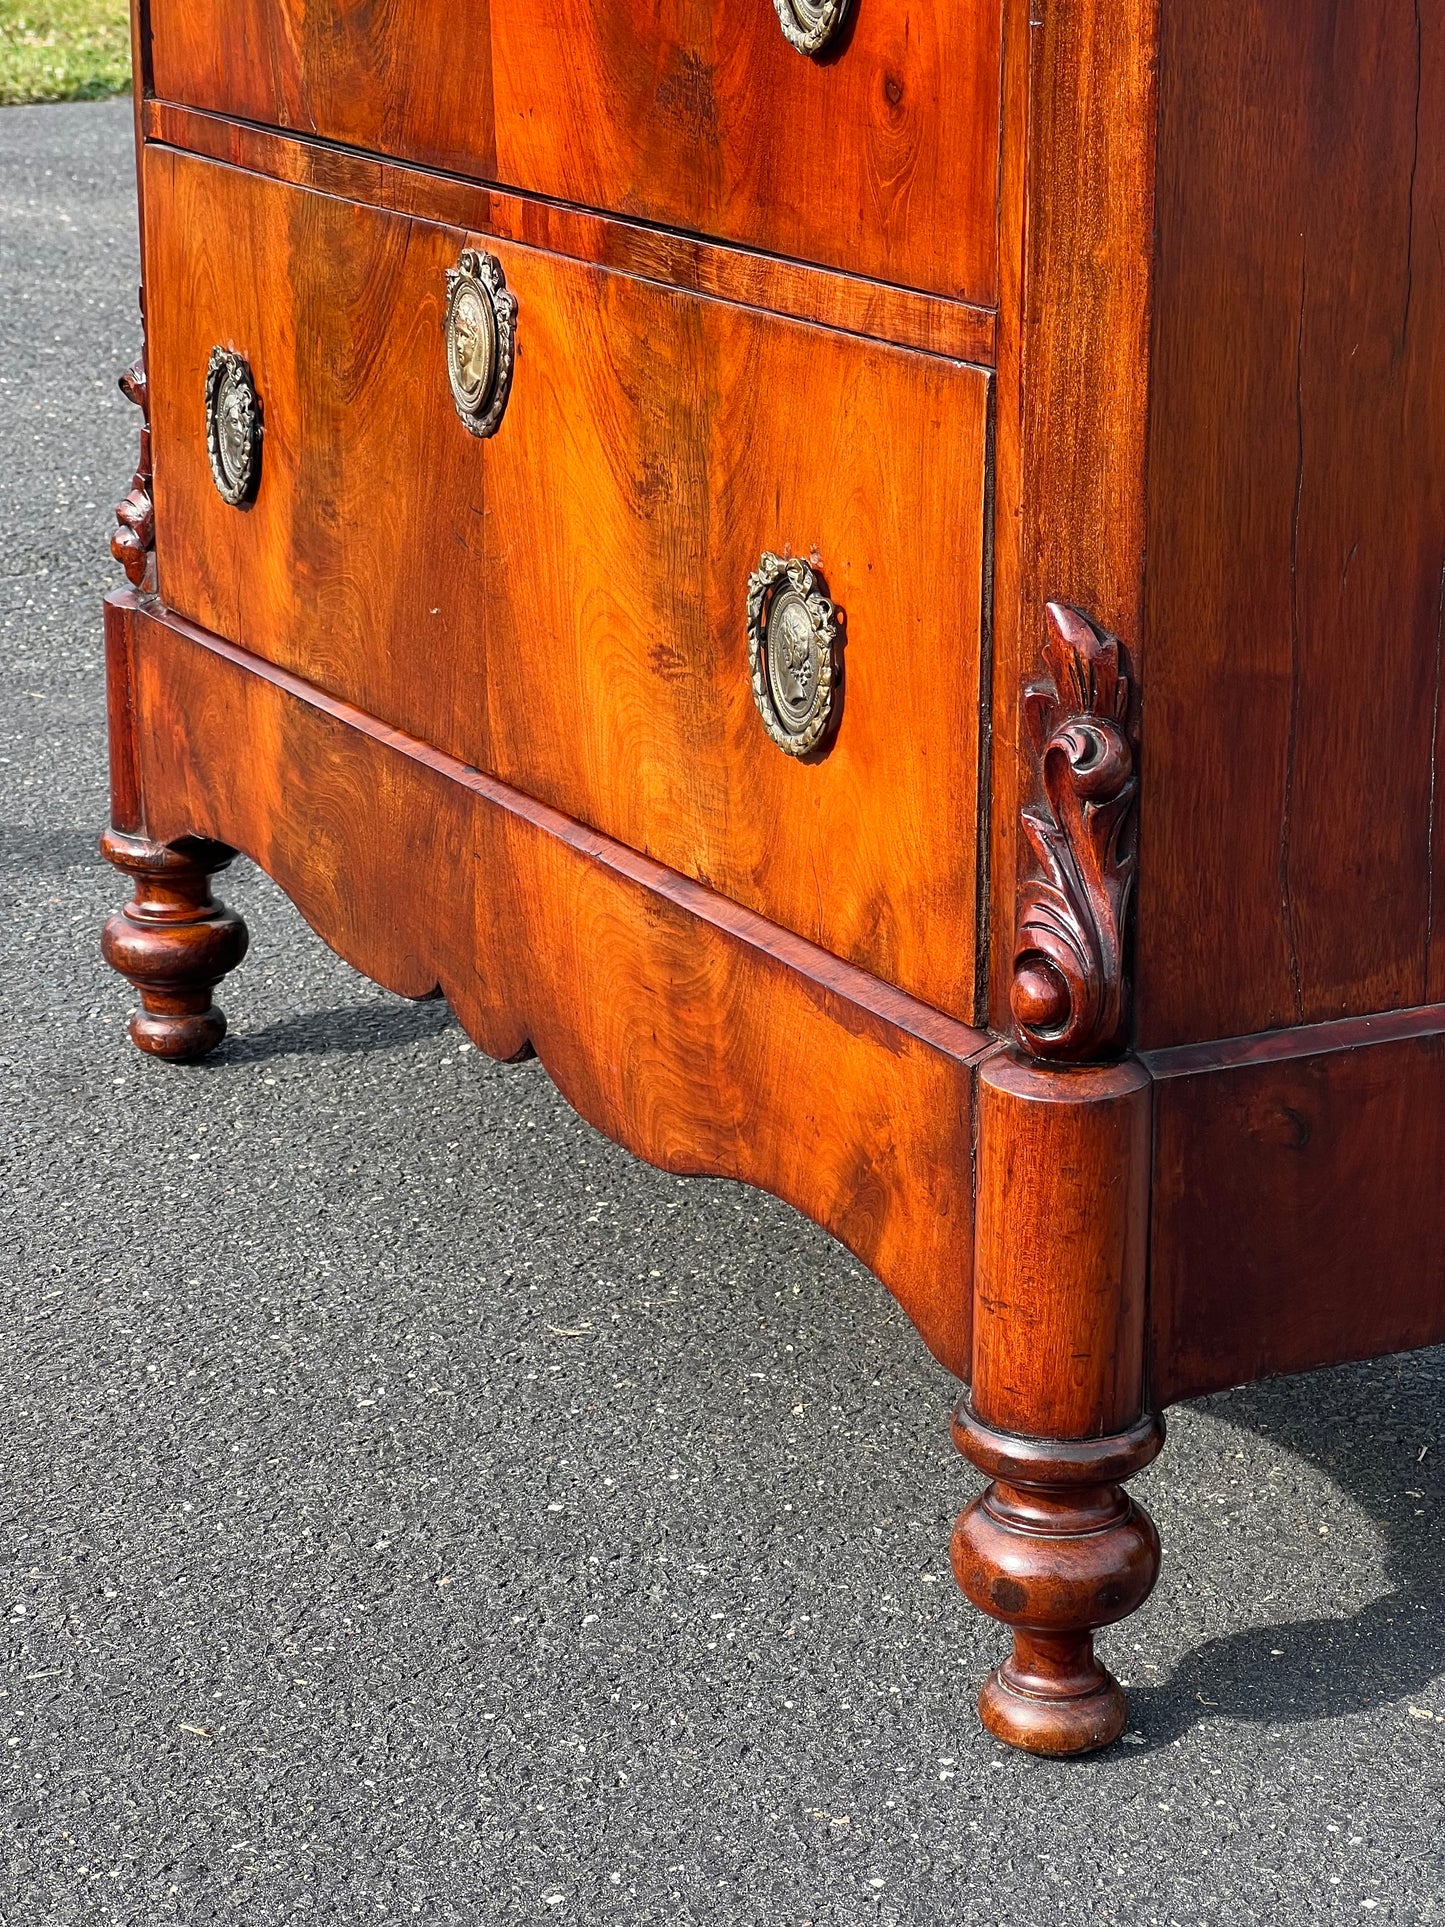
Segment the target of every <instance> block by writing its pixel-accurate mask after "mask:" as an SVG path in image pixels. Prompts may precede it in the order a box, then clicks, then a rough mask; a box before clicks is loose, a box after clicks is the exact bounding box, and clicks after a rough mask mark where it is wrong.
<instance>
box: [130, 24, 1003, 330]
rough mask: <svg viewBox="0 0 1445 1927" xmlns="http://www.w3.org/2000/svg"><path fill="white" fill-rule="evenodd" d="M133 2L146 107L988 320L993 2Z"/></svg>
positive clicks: (995, 70) (992, 257)
mask: <svg viewBox="0 0 1445 1927" xmlns="http://www.w3.org/2000/svg"><path fill="white" fill-rule="evenodd" d="M385 12H386V15H387V17H386V19H385V20H384V21H383V22H378V19H377V10H376V9H375V8H372V7H358V6H356V5H355V4H354V0H151V5H150V25H151V44H152V73H153V84H154V87H155V90H156V92H157V93H158V94H159V95H160V96H161V97H162V98H164V99H169V100H176V101H182V102H186V103H188V104H190V105H192V106H197V107H204V108H208V109H211V110H214V111H216V112H218V113H228V114H233V115H236V116H239V117H241V118H244V119H247V120H253V121H260V122H264V123H266V124H269V125H276V126H280V127H287V128H294V129H297V130H300V131H304V132H307V133H314V134H319V135H322V136H324V137H326V138H328V139H331V140H337V141H344V142H348V143H350V144H353V145H355V146H359V147H363V148H368V149H371V150H374V151H376V152H379V153H383V154H389V155H393V156H396V157H398V158H400V159H403V160H414V161H417V162H420V163H421V164H423V165H425V166H428V167H437V168H446V169H449V170H451V171H453V172H456V173H460V174H466V175H471V176H475V177H477V178H479V179H483V180H488V181H496V182H499V183H502V184H505V185H508V186H513V187H519V188H522V189H526V190H530V191H531V192H534V193H537V194H544V195H549V196H554V197H556V198H558V199H560V200H565V201H573V202H578V203H581V204H582V205H584V206H588V207H596V208H602V209H608V210H613V211H616V212H620V213H625V214H630V215H633V216H636V217H638V218H640V219H642V220H646V221H654V222H661V223H664V224H666V225H668V226H674V227H681V228H685V229H688V230H691V231H694V232H697V233H702V234H710V235H716V236H720V237H722V238H724V239H727V240H732V241H737V242H739V243H741V244H743V245H745V246H747V247H753V248H760V249H765V250H767V251H768V252H770V253H775V254H782V255H789V256H793V257H796V258H799V259H802V260H808V261H817V262H821V263H824V264H826V265H828V266H832V267H839V268H844V269H847V270H848V271H850V272H853V273H857V274H864V275H869V276H872V277H874V278H876V279H879V280H883V281H891V282H896V283H899V284H901V285H903V286H906V287H917V288H925V289H930V290H933V291H935V292H937V293H940V294H945V295H949V296H954V297H957V298H960V299H963V300H967V301H974V302H980V303H982V304H984V305H991V304H992V302H993V300H994V295H995V287H996V254H997V212H996V197H997V178H998V127H999V91H1000V90H999V45H1000V5H999V0H914V3H913V4H911V5H909V6H906V7H905V6H899V5H896V4H894V3H893V0H853V7H852V18H851V21H850V23H849V25H848V27H847V28H846V29H845V31H844V33H843V34H842V36H841V40H840V46H839V51H838V52H837V53H836V54H833V55H830V56H829V57H827V58H825V59H823V60H820V61H815V60H811V59H809V58H807V57H806V56H805V55H802V54H800V53H798V52H796V51H795V50H794V49H793V48H792V47H791V46H789V45H788V43H787V41H786V40H785V39H784V38H783V34H782V31H781V29H780V28H779V25H778V19H777V16H776V14H775V13H774V10H773V6H772V4H771V0H711V4H709V5H707V6H703V7H698V6H695V5H687V4H683V0H647V3H646V4H643V3H642V0H547V4H545V5H541V6H539V5H536V4H535V3H534V0H491V4H490V7H488V8H482V9H481V10H480V11H479V12H478V13H477V15H476V18H475V19H474V20H473V19H471V18H467V19H466V21H465V25H464V27H463V25H462V19H461V15H460V13H459V10H458V9H457V8H456V6H455V5H453V4H450V0H411V4H409V5H408V6H406V7H403V8H394V9H386V10H385Z"/></svg>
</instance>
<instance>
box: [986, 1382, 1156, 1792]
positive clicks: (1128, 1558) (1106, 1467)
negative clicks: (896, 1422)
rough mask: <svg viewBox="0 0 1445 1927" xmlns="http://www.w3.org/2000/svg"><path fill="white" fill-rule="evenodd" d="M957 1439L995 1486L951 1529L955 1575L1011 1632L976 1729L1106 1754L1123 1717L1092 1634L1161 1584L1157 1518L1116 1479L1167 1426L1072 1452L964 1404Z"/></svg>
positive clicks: (1150, 1450)
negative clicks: (996, 1425)
mask: <svg viewBox="0 0 1445 1927" xmlns="http://www.w3.org/2000/svg"><path fill="white" fill-rule="evenodd" d="M953 1437H954V1443H955V1444H956V1445H957V1446H958V1449H959V1450H960V1451H961V1452H962V1453H963V1454H964V1455H965V1457H966V1458H968V1459H970V1460H971V1461H972V1463H973V1464H974V1465H976V1466H977V1467H978V1469H979V1470H980V1471H981V1472H984V1473H987V1474H988V1476H989V1478H990V1479H991V1480H992V1481H993V1483H992V1484H991V1485H990V1486H989V1487H988V1490H987V1491H986V1492H983V1493H982V1494H980V1496H979V1497H978V1498H977V1499H975V1500H974V1502H973V1504H972V1505H971V1506H970V1507H969V1508H968V1510H967V1511H966V1512H965V1513H964V1515H963V1517H962V1518H961V1519H960V1520H959V1521H958V1524H957V1525H956V1526H955V1527H954V1531H953V1544H952V1547H951V1548H950V1550H951V1553H952V1559H953V1570H954V1575H955V1577H956V1578H957V1580H958V1583H959V1585H960V1587H961V1588H962V1589H963V1592H964V1594H965V1596H966V1597H967V1598H968V1599H970V1600H971V1601H972V1602H973V1604H974V1605H975V1606H978V1607H980V1608H981V1609H982V1611H984V1612H986V1613H990V1614H991V1615H992V1616H993V1617H994V1618H995V1619H1000V1620H1002V1621H1003V1622H1004V1624H1005V1625H1006V1626H1011V1627H1012V1628H1013V1636H1014V1637H1013V1652H1012V1653H1011V1654H1010V1655H1009V1657H1008V1658H1007V1659H1006V1660H1005V1661H1004V1662H1003V1664H1002V1665H1001V1666H999V1667H997V1668H996V1669H995V1671H994V1672H993V1673H991V1674H990V1675H989V1678H988V1681H987V1683H986V1684H985V1686H984V1688H983V1691H982V1693H981V1694H980V1695H979V1702H978V1710H979V1712H980V1714H981V1715H982V1717H983V1723H984V1725H985V1726H986V1727H987V1728H988V1730H989V1732H990V1733H992V1734H993V1735H994V1736H995V1738H997V1739H1000V1740H1005V1741H1007V1743H1008V1744H1009V1745H1010V1746H1018V1747H1022V1748H1023V1749H1024V1750H1025V1751H1026V1752H1029V1753H1053V1754H1067V1753H1091V1752H1093V1751H1094V1750H1095V1748H1097V1747H1101V1746H1108V1745H1109V1743H1110V1741H1111V1740H1116V1739H1118V1737H1119V1735H1120V1734H1121V1733H1122V1732H1123V1730H1124V1725H1125V1722H1126V1720H1127V1719H1128V1716H1129V1708H1128V1704H1127V1702H1126V1700H1125V1698H1124V1691H1123V1688H1122V1687H1121V1686H1120V1685H1119V1682H1118V1681H1117V1680H1116V1679H1115V1678H1114V1677H1113V1675H1112V1674H1111V1673H1110V1672H1109V1671H1108V1670H1107V1669H1106V1668H1105V1667H1104V1666H1103V1665H1101V1664H1100V1662H1099V1660H1098V1658H1097V1657H1096V1656H1095V1653H1094V1631H1095V1629H1096V1628H1097V1627H1099V1626H1108V1625H1112V1624H1113V1622H1114V1621H1115V1620H1117V1619H1123V1618H1125V1617H1126V1616H1127V1615H1128V1614H1129V1613H1131V1612H1133V1611H1134V1609H1135V1607H1136V1606H1142V1605H1143V1603H1144V1601H1145V1600H1146V1599H1147V1598H1148V1597H1149V1594H1150V1592H1151V1591H1152V1590H1153V1586H1154V1581H1155V1579H1156V1578H1157V1577H1158V1574H1159V1535H1158V1533H1157V1532H1156V1531H1155V1530H1154V1522H1153V1520H1152V1519H1151V1518H1150V1517H1149V1515H1148V1513H1147V1512H1145V1510H1144V1509H1143V1507H1142V1506H1140V1505H1138V1504H1136V1503H1135V1502H1134V1501H1133V1500H1132V1499H1131V1498H1130V1497H1129V1495H1128V1493H1127V1492H1125V1491H1124V1489H1123V1486H1122V1484H1121V1481H1122V1480H1124V1479H1127V1478H1128V1477H1130V1475H1131V1474H1132V1473H1135V1472H1138V1471H1140V1470H1142V1468H1143V1467H1144V1466H1146V1465H1147V1464H1148V1463H1149V1461H1150V1460H1151V1459H1153V1458H1154V1457H1155V1456H1156V1455H1157V1453H1158V1451H1159V1448H1160V1447H1161V1446H1162V1445H1163V1443H1164V1427H1163V1425H1162V1424H1161V1422H1160V1421H1159V1420H1158V1419H1157V1418H1149V1419H1145V1420H1142V1421H1141V1422H1140V1423H1139V1424H1138V1425H1136V1426H1135V1427H1133V1429H1132V1430H1131V1431H1129V1432H1126V1433H1122V1434H1120V1435H1118V1436H1116V1437H1114V1438H1108V1439H1091V1440H1089V1441H1088V1442H1087V1443H1083V1444H1077V1445H1073V1446H1068V1445H1063V1444H1053V1443H1049V1442H1045V1441H1042V1440H1031V1439H1018V1438H1011V1437H1009V1436H1008V1435H1007V1434H1006V1433H1002V1432H996V1431H994V1430H993V1429H992V1428H991V1427H990V1426H986V1425H985V1424H983V1422H982V1421H981V1420H980V1419H979V1417H978V1416H977V1414H976V1413H975V1412H973V1411H972V1410H971V1408H970V1407H969V1405H968V1403H967V1401H965V1402H964V1403H963V1404H961V1405H960V1406H959V1408H958V1411H957V1412H956V1413H955V1414H954V1420H953Z"/></svg>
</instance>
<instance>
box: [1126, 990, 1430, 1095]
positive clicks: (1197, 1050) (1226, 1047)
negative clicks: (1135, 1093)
mask: <svg viewBox="0 0 1445 1927" xmlns="http://www.w3.org/2000/svg"><path fill="white" fill-rule="evenodd" d="M1439 1031H1445V1004H1420V1005H1417V1006H1416V1007H1415V1008H1414V1009H1413V1010H1386V1011H1380V1012H1378V1013H1376V1014H1375V1015H1373V1016H1369V1017H1339V1018H1335V1019H1333V1020H1332V1021H1331V1022H1330V1023H1327V1024H1298V1025H1296V1026H1295V1027H1294V1028H1293V1029H1291V1030H1266V1031H1260V1032H1258V1033H1256V1034H1255V1035H1254V1036H1252V1037H1224V1038H1216V1039H1215V1040H1213V1041H1212V1042H1210V1043H1207V1044H1176V1045H1172V1046H1170V1047H1169V1048H1168V1049H1166V1050H1152V1051H1143V1052H1141V1057H1142V1060H1143V1062H1144V1064H1145V1066H1146V1067H1147V1069H1148V1071H1149V1075H1150V1076H1151V1077H1153V1078H1154V1079H1155V1080H1156V1081H1158V1080H1162V1079H1165V1078H1170V1077H1193V1076H1196V1075H1197V1074H1198V1073H1200V1072H1201V1071H1218V1070H1229V1069H1231V1068H1232V1067H1234V1066H1235V1065H1239V1064H1283V1063H1287V1062H1289V1061H1290V1060H1291V1059H1293V1058H1297V1057H1322V1056H1326V1055H1328V1054H1329V1053H1330V1052H1333V1051H1348V1050H1359V1049H1361V1048H1362V1047H1363V1046H1365V1045H1369V1044H1388V1043H1394V1042H1397V1041H1399V1040H1401V1039H1403V1038H1407V1037H1433V1036H1434V1035H1435V1034H1436V1033H1437V1032H1439Z"/></svg>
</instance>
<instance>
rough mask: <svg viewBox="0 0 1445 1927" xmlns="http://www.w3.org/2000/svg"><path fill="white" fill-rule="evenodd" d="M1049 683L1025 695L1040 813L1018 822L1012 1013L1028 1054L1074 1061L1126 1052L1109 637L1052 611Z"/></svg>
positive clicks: (1060, 607)
mask: <svg viewBox="0 0 1445 1927" xmlns="http://www.w3.org/2000/svg"><path fill="white" fill-rule="evenodd" d="M1045 613H1046V617H1047V621H1048V627H1049V636H1048V640H1047V642H1046V643H1045V645H1044V651H1043V655H1044V662H1045V664H1046V666H1047V668H1048V670H1049V671H1050V675H1051V677H1052V680H1051V681H1047V682H1039V683H1035V684H1032V685H1031V686H1030V687H1029V688H1028V689H1027V690H1026V691H1025V693H1024V719H1025V723H1026V725H1027V729H1028V735H1029V739H1030V741H1031V742H1032V744H1033V747H1034V752H1035V755H1036V756H1037V758H1038V768H1039V782H1040V785H1041V787H1042V789H1043V793H1044V803H1043V806H1042V807H1033V808H1026V809H1024V810H1022V811H1021V812H1020V822H1021V826H1022V829H1023V833H1024V838H1025V840H1026V842H1027V843H1028V845H1029V847H1030V849H1031V850H1032V851H1033V854H1034V858H1035V861H1036V863H1037V864H1038V866H1039V868H1038V873H1037V874H1035V875H1033V876H1031V877H1028V878H1026V879H1025V880H1024V882H1023V883H1022V885H1021V886H1020V890H1019V904H1018V924H1017V935H1016V937H1015V941H1014V954H1013V980H1012V984H1011V986H1010V993H1009V1007H1010V1011H1011V1013H1012V1016H1013V1020H1014V1028H1015V1034H1016V1035H1017V1038H1018V1041H1019V1044H1020V1045H1021V1047H1022V1048H1023V1049H1024V1050H1026V1051H1027V1052H1028V1053H1029V1054H1030V1056H1032V1057H1036V1058H1040V1059H1043V1060H1046V1061H1053V1062H1057V1063H1083V1062H1087V1061H1088V1060H1090V1059H1092V1058H1099V1057H1108V1056H1111V1055H1113V1054H1114V1053H1116V1052H1118V1051H1121V1050H1123V1049H1124V1047H1125V1044H1126V1042H1127V1027H1128V1021H1129V983H1128V978H1127V974H1126V969H1125V947H1126V942H1127V925H1128V916H1129V910H1130V904H1131V901H1132V897H1133V889H1134V871H1135V860H1136V852H1135V809H1134V806H1135V802H1136V800H1137V797H1138V779H1137V777H1136V774H1135V763H1134V750H1133V745H1132V743H1131V742H1130V738H1129V700H1130V682H1129V678H1128V676H1127V674H1126V673H1125V671H1124V667H1123V663H1122V661H1121V651H1120V645H1119V642H1118V640H1117V638H1116V637H1114V636H1111V635H1109V634H1108V632H1107V631H1106V630H1103V629H1100V628H1099V627H1097V626H1096V625H1095V624H1094V623H1092V622H1091V621H1090V620H1089V618H1088V617H1087V616H1085V615H1082V614H1081V613H1080V612H1079V611H1078V610H1077V609H1071V608H1069V607H1068V606H1067V605H1066V604H1064V603H1059V602H1051V603H1049V604H1048V607H1047V610H1046V612H1045Z"/></svg>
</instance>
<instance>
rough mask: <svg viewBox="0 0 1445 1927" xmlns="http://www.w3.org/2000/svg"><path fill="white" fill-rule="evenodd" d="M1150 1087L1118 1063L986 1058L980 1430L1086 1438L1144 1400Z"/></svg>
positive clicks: (979, 1268) (976, 1403)
mask: <svg viewBox="0 0 1445 1927" xmlns="http://www.w3.org/2000/svg"><path fill="white" fill-rule="evenodd" d="M1149 1093H1150V1080H1149V1077H1148V1074H1147V1073H1146V1072H1145V1071H1144V1070H1143V1069H1141V1067H1140V1066H1139V1065H1138V1064H1136V1063H1130V1062H1124V1063H1120V1064H1107V1065H1082V1066H1079V1067H1077V1068H1074V1069H1054V1068H1044V1067H1041V1066H1035V1065H1031V1064H1028V1063H1025V1062H1022V1061H1020V1060H1019V1059H1017V1058H1015V1057H1014V1056H1012V1055H1010V1054H1007V1053H1003V1054H1000V1055H998V1056H996V1057H994V1058H992V1059H990V1061H989V1063H988V1064H987V1065H986V1066H985V1067H984V1070H983V1073H982V1077H981V1088H980V1093H979V1124H978V1128H979V1162H978V1202H977V1217H978V1249H977V1257H976V1261H975V1273H974V1276H975V1291H976V1296H977V1304H976V1306H975V1312H974V1340H973V1371H972V1375H971V1385H972V1394H971V1396H972V1403H973V1408H974V1410H975V1411H976V1412H977V1414H978V1416H979V1418H980V1419H981V1420H982V1421H983V1422H984V1424H985V1425H989V1426H993V1427H995V1428H997V1429H998V1430H1000V1431H1004V1432H1014V1433H1019V1434H1022V1435H1023V1436H1026V1437H1029V1438H1036V1439H1055V1440H1058V1439H1087V1438H1099V1437H1106V1436H1108V1435H1110V1434H1112V1433H1117V1432H1122V1431H1124V1430H1126V1429H1127V1428H1128V1427H1129V1426H1131V1425H1133V1424H1134V1423H1135V1421H1136V1420H1137V1419H1138V1418H1139V1416H1140V1414H1141V1412H1142V1410H1143V1384H1144V1377H1143V1360H1144V1305H1145V1283H1146V1276H1147V1271H1146V1267H1147V1256H1148V1214H1149V1162H1150V1149H1149Z"/></svg>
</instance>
